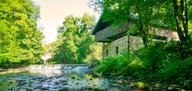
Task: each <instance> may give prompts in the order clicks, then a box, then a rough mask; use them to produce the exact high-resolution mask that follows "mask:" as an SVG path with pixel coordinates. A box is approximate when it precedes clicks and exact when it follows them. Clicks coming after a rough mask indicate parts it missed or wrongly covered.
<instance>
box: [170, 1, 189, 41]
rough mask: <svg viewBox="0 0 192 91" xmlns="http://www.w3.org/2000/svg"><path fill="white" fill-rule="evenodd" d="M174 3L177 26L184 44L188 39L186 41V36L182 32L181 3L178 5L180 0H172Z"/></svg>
mask: <svg viewBox="0 0 192 91" xmlns="http://www.w3.org/2000/svg"><path fill="white" fill-rule="evenodd" d="M172 2H173V8H174V15H175V21H176V25H177V32H178V34H179V38H180V40H181V41H182V42H185V41H186V39H185V36H184V33H183V31H182V26H181V25H182V22H181V19H180V18H181V16H180V13H179V3H178V0H172Z"/></svg>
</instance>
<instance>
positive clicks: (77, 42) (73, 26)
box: [54, 14, 95, 63]
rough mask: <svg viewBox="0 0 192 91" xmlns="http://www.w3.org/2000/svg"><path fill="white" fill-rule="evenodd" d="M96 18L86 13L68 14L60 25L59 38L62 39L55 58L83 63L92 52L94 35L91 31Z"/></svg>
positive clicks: (67, 61) (66, 61)
mask: <svg viewBox="0 0 192 91" xmlns="http://www.w3.org/2000/svg"><path fill="white" fill-rule="evenodd" d="M94 24H95V18H94V17H93V16H90V15H87V14H85V15H84V16H83V17H74V16H68V17H66V18H65V20H64V22H63V25H62V26H61V27H59V29H58V32H59V36H58V38H59V40H62V41H61V43H60V45H59V46H58V49H57V50H56V54H55V55H54V59H55V60H57V61H60V62H64V63H83V62H84V60H85V58H86V57H87V56H88V55H89V54H90V53H92V52H93V51H92V49H91V45H92V44H93V37H92V35H91V33H90V30H91V29H92V27H93V25H94Z"/></svg>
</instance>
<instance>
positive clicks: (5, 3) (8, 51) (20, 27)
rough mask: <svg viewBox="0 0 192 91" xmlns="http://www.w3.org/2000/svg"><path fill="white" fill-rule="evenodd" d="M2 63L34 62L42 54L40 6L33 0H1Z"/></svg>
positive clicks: (0, 52) (0, 58)
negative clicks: (39, 24) (39, 26)
mask: <svg viewBox="0 0 192 91" xmlns="http://www.w3.org/2000/svg"><path fill="white" fill-rule="evenodd" d="M0 7H1V8H0V46H1V48H0V49H1V50H0V64H5V63H6V64H7V63H21V62H23V63H31V62H32V63H34V62H35V61H37V60H38V59H39V57H40V54H41V39H42V38H43V37H42V33H41V32H40V31H39V30H38V29H37V23H36V21H37V19H38V18H39V8H38V7H37V6H36V5H35V4H34V3H33V2H32V1H31V0H14V1H13V0H0Z"/></svg>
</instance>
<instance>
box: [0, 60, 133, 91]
mask: <svg viewBox="0 0 192 91" xmlns="http://www.w3.org/2000/svg"><path fill="white" fill-rule="evenodd" d="M0 71H1V72H0V91H130V89H128V87H126V86H122V85H115V86H114V85H111V84H112V83H110V82H109V81H108V80H107V79H105V78H102V77H94V76H93V75H91V74H90V72H91V68H90V65H62V64H60V65H31V66H28V67H23V68H18V69H9V70H0Z"/></svg>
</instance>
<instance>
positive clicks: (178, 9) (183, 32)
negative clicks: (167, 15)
mask: <svg viewBox="0 0 192 91" xmlns="http://www.w3.org/2000/svg"><path fill="white" fill-rule="evenodd" d="M172 2H173V8H174V14H175V21H176V25H177V31H178V34H179V37H180V39H181V41H182V42H186V41H187V40H188V38H189V16H190V17H191V13H192V12H191V10H192V9H191V6H192V4H191V3H192V1H191V0H172Z"/></svg>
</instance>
